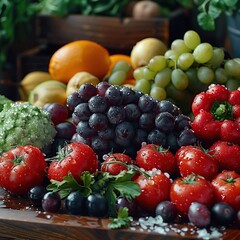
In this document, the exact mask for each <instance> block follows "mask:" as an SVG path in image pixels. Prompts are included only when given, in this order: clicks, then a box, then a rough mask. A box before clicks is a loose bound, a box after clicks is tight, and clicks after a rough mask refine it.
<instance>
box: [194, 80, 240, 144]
mask: <svg viewBox="0 0 240 240" xmlns="http://www.w3.org/2000/svg"><path fill="white" fill-rule="evenodd" d="M192 113H193V115H194V119H193V121H192V123H191V127H192V129H193V131H194V132H195V135H196V136H197V137H198V138H199V139H202V140H208V141H216V140H223V141H227V142H232V143H236V144H240V90H233V91H229V90H228V89H227V88H226V87H225V86H223V85H218V84H212V85H210V86H209V88H208V90H207V91H206V92H201V93H199V94H197V95H196V96H195V98H194V100H193V103H192Z"/></svg>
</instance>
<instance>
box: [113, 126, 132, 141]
mask: <svg viewBox="0 0 240 240" xmlns="http://www.w3.org/2000/svg"><path fill="white" fill-rule="evenodd" d="M115 135H116V138H119V139H122V140H123V141H124V140H125V141H131V140H132V139H133V137H134V135H135V127H134V125H133V124H132V123H130V122H126V121H125V122H122V123H119V124H118V125H117V126H116V128H115Z"/></svg>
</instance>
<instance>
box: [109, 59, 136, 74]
mask: <svg viewBox="0 0 240 240" xmlns="http://www.w3.org/2000/svg"><path fill="white" fill-rule="evenodd" d="M130 68H131V65H130V64H129V63H127V62H125V61H118V62H117V63H116V64H115V65H114V67H113V69H112V72H115V71H119V70H121V71H124V72H128V71H129V70H130Z"/></svg>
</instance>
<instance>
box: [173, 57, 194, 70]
mask: <svg viewBox="0 0 240 240" xmlns="http://www.w3.org/2000/svg"><path fill="white" fill-rule="evenodd" d="M193 62H194V57H193V55H192V53H182V54H181V55H180V56H179V57H178V60H177V66H178V67H179V68H181V69H182V70H187V69H188V68H190V67H191V66H192V64H193Z"/></svg>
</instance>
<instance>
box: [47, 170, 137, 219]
mask: <svg viewBox="0 0 240 240" xmlns="http://www.w3.org/2000/svg"><path fill="white" fill-rule="evenodd" d="M135 173H136V171H135V170H133V169H130V170H128V171H122V172H121V173H119V174H118V175H116V176H113V175H110V174H109V173H108V172H97V173H94V174H90V173H89V172H87V171H86V172H83V173H82V175H81V176H80V179H79V180H80V181H79V182H81V184H80V183H79V182H78V181H77V180H76V179H74V177H73V176H72V174H69V175H68V176H66V177H64V179H63V181H56V180H51V184H49V185H48V186H47V190H48V191H53V192H58V193H59V195H60V197H61V198H62V199H63V198H66V197H67V196H68V195H69V194H70V193H71V192H74V191H77V190H80V191H81V192H82V193H83V195H84V196H86V197H87V196H88V195H90V194H91V193H92V192H94V193H100V194H102V195H104V196H105V197H106V198H107V200H108V204H109V215H110V216H115V215H116V210H115V204H116V201H117V198H118V196H123V197H125V198H126V199H128V200H129V201H131V200H132V199H134V198H135V197H136V196H138V195H139V194H140V188H139V186H138V184H137V183H136V182H133V181H132V180H131V179H132V177H133V175H134V174H135Z"/></svg>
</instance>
